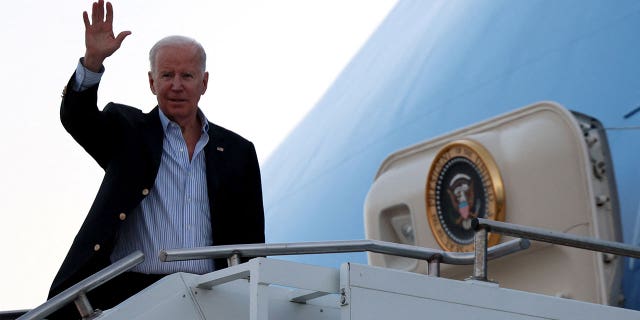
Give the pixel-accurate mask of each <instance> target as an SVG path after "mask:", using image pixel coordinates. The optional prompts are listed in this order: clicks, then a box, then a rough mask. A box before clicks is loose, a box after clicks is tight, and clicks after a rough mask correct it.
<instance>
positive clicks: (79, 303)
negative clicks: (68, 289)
mask: <svg viewBox="0 0 640 320" xmlns="http://www.w3.org/2000/svg"><path fill="white" fill-rule="evenodd" d="M73 303H75V305H76V308H77V309H78V312H80V316H82V319H92V318H94V317H96V316H97V315H99V314H100V313H101V311H100V310H94V309H93V307H92V306H91V302H89V299H88V298H87V294H86V293H85V292H84V291H82V292H80V293H79V294H78V297H77V298H76V299H75V300H73Z"/></svg>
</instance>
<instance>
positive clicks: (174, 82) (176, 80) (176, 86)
mask: <svg viewBox="0 0 640 320" xmlns="http://www.w3.org/2000/svg"><path fill="white" fill-rule="evenodd" d="M171 89H172V90H180V89H182V79H181V78H180V77H173V79H171Z"/></svg>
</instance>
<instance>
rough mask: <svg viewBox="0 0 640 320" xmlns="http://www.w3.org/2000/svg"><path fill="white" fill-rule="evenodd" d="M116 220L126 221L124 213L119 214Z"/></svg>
mask: <svg viewBox="0 0 640 320" xmlns="http://www.w3.org/2000/svg"><path fill="white" fill-rule="evenodd" d="M118 218H120V220H122V221H124V220H125V219H127V215H126V214H125V213H124V212H122V213H120V215H119V216H118Z"/></svg>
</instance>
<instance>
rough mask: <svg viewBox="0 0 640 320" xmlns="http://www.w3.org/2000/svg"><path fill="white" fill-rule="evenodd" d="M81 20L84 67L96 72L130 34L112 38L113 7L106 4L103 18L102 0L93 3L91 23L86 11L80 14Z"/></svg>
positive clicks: (128, 32)
mask: <svg viewBox="0 0 640 320" xmlns="http://www.w3.org/2000/svg"><path fill="white" fill-rule="evenodd" d="M82 18H83V20H84V28H85V31H84V42H85V46H86V51H85V54H84V66H85V67H86V68H87V69H89V70H91V71H95V72H98V71H99V70H100V68H101V66H102V63H103V62H104V60H105V59H106V58H107V57H109V56H111V55H112V54H113V53H114V52H116V50H118V48H120V45H121V44H122V41H124V38H126V37H127V36H128V35H130V34H131V31H122V32H120V33H119V34H118V36H117V37H115V36H114V34H113V6H112V5H111V3H110V2H107V4H106V16H105V3H104V0H99V1H98V2H94V3H93V6H92V8H91V21H89V14H88V13H87V12H86V11H85V12H83V13H82Z"/></svg>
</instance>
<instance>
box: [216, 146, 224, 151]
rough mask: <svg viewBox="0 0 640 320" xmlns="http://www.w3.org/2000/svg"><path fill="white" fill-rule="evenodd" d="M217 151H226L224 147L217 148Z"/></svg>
mask: <svg viewBox="0 0 640 320" xmlns="http://www.w3.org/2000/svg"><path fill="white" fill-rule="evenodd" d="M216 150H218V151H220V152H223V151H224V148H223V147H217V148H216Z"/></svg>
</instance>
